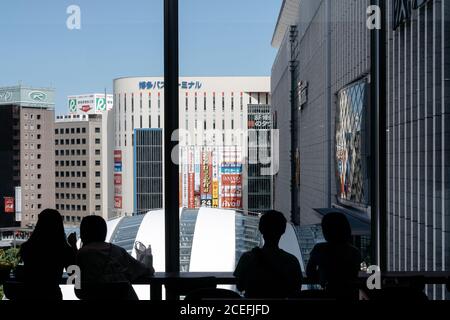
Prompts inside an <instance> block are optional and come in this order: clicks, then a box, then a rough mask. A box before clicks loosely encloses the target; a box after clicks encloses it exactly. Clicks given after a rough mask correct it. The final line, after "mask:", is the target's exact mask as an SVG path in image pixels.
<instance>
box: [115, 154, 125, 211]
mask: <svg viewBox="0 0 450 320" xmlns="http://www.w3.org/2000/svg"><path fill="white" fill-rule="evenodd" d="M122 203H123V198H122V151H121V150H114V208H115V209H122V207H123V205H122Z"/></svg>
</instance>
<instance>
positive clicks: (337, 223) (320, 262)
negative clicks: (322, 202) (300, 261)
mask: <svg viewBox="0 0 450 320" xmlns="http://www.w3.org/2000/svg"><path fill="white" fill-rule="evenodd" d="M322 232H323V235H324V237H325V240H326V241H327V242H326V243H320V244H317V245H316V246H315V247H314V249H313V250H312V251H311V254H310V258H309V262H308V265H307V268H306V274H307V276H308V278H311V279H313V280H316V281H319V283H320V284H321V286H322V287H323V288H324V289H325V290H327V291H328V292H329V293H331V294H332V295H335V296H336V295H337V296H340V295H346V294H348V293H350V292H351V291H352V290H353V289H354V288H355V282H356V281H357V279H358V273H359V271H360V268H361V267H360V264H361V254H360V252H359V250H358V249H357V248H356V247H354V246H353V245H352V244H351V242H352V235H351V227H350V224H349V222H348V220H347V218H346V217H345V215H343V214H342V213H339V212H333V213H329V214H327V215H326V216H325V217H324V218H323V220H322Z"/></svg>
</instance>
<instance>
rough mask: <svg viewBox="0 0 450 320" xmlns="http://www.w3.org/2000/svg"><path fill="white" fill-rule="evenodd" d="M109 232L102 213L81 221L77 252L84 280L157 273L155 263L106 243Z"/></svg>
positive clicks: (99, 281) (93, 281)
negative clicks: (154, 267)
mask: <svg viewBox="0 0 450 320" xmlns="http://www.w3.org/2000/svg"><path fill="white" fill-rule="evenodd" d="M106 233H107V226H106V222H105V220H104V219H103V218H102V217H99V216H88V217H85V218H83V220H82V221H81V225H80V237H81V242H82V247H81V249H80V250H79V251H78V254H77V264H78V266H79V267H80V270H81V282H82V284H83V283H87V284H90V285H91V284H105V283H118V282H129V283H130V284H131V283H133V282H134V281H136V280H138V279H145V278H148V277H151V276H152V275H153V274H154V272H155V270H154V269H153V267H151V268H148V267H146V266H145V265H144V264H142V263H141V262H139V261H137V260H136V259H134V258H133V257H132V256H131V255H129V254H128V252H127V251H126V250H125V249H123V248H121V247H118V246H116V245H114V244H111V243H106V242H105V239H106ZM133 293H134V292H133ZM136 298H137V297H136Z"/></svg>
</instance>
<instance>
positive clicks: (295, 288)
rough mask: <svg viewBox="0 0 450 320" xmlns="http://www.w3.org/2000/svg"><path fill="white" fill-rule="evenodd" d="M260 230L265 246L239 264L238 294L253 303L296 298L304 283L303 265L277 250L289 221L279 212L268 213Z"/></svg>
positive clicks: (254, 251) (247, 255)
mask: <svg viewBox="0 0 450 320" xmlns="http://www.w3.org/2000/svg"><path fill="white" fill-rule="evenodd" d="M259 230H260V232H261V234H262V235H263V237H264V246H263V248H254V249H253V250H252V251H250V252H247V253H244V255H243V256H242V257H241V259H240V260H239V263H238V265H237V267H236V271H235V272H234V275H235V276H236V278H237V288H238V290H239V291H241V292H244V295H245V297H246V298H251V299H259V298H272V299H284V298H291V297H296V296H297V295H298V293H299V292H300V288H301V281H302V272H301V268H300V263H299V261H298V260H297V258H296V257H295V256H293V255H291V254H289V253H287V252H286V251H284V250H282V249H280V248H279V246H278V245H279V242H280V239H281V236H282V235H283V234H284V233H285V231H286V218H285V217H284V215H283V214H282V213H280V212H276V211H271V212H268V213H266V214H264V215H263V216H262V217H261V220H260V223H259Z"/></svg>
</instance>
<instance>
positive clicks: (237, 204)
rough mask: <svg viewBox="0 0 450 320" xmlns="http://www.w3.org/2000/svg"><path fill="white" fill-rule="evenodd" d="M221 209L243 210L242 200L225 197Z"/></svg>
mask: <svg viewBox="0 0 450 320" xmlns="http://www.w3.org/2000/svg"><path fill="white" fill-rule="evenodd" d="M221 207H222V208H223V209H241V208H242V198H239V197H224V198H222V200H221Z"/></svg>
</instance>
